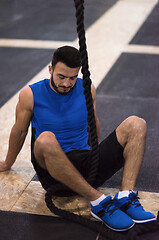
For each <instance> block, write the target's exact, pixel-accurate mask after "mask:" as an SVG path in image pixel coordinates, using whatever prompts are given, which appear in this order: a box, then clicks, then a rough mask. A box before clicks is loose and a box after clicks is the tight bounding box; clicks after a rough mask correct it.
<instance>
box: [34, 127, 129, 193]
mask: <svg viewBox="0 0 159 240" xmlns="http://www.w3.org/2000/svg"><path fill="white" fill-rule="evenodd" d="M66 155H67V157H68V158H69V160H70V161H71V162H72V163H73V165H74V166H75V167H76V168H77V169H78V171H79V172H80V173H81V174H82V175H83V177H84V178H87V176H88V174H89V169H90V164H91V156H92V152H91V150H73V151H70V152H67V153H66ZM31 161H32V163H33V166H34V169H35V171H36V173H37V176H38V178H39V181H40V182H41V184H42V186H43V188H44V189H45V190H47V188H48V187H49V186H51V185H53V184H55V183H57V181H56V180H55V179H54V178H52V176H51V175H50V174H49V173H48V171H47V170H45V169H43V168H41V167H40V166H39V165H38V163H37V161H36V159H35V156H34V153H33V151H32V154H31ZM123 165H124V158H123V147H122V146H121V145H120V144H119V142H118V141H117V138H116V131H113V132H112V133H111V134H110V135H109V136H108V137H107V138H106V139H105V140H103V141H102V142H101V143H100V145H99V167H98V173H97V177H96V180H95V182H94V184H93V187H95V188H97V187H99V186H101V185H102V184H103V183H104V182H105V181H106V180H107V179H109V178H110V177H111V176H113V175H114V174H115V173H116V172H117V171H118V170H119V169H120V168H122V167H123Z"/></svg>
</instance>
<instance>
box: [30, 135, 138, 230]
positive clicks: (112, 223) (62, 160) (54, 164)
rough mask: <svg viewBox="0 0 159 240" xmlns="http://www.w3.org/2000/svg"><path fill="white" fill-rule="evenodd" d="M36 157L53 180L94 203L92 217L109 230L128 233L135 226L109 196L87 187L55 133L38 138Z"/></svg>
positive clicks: (35, 146)
mask: <svg viewBox="0 0 159 240" xmlns="http://www.w3.org/2000/svg"><path fill="white" fill-rule="evenodd" d="M34 155H35V158H36V161H37V162H38V164H39V165H40V166H41V167H42V168H44V169H47V171H48V172H49V173H50V175H51V176H52V177H53V178H54V179H56V180H57V181H59V182H61V183H63V184H65V185H66V186H67V187H69V188H70V189H72V190H73V191H75V192H77V193H79V194H80V195H82V196H83V197H85V198H86V199H87V200H89V201H91V209H92V210H91V214H92V215H93V216H94V217H95V218H97V219H98V220H100V221H103V222H104V223H105V224H106V225H107V226H108V227H109V228H111V229H113V230H116V231H125V230H128V229H129V228H131V227H132V226H134V222H133V221H132V219H131V218H130V217H129V216H127V215H126V214H125V213H123V212H122V211H121V210H120V209H118V208H116V206H115V204H114V201H112V198H111V197H110V196H108V197H106V196H105V195H103V194H102V193H100V192H99V191H97V190H96V189H95V188H93V187H91V186H90V185H89V184H88V183H87V181H86V180H85V179H84V178H83V177H82V175H81V174H80V173H79V172H78V170H76V168H75V167H74V166H73V164H72V163H71V162H70V161H69V159H68V158H67V156H66V155H65V153H64V152H63V150H62V149H61V147H60V145H59V143H58V141H57V139H56V137H55V135H54V134H53V133H50V132H43V133H42V134H41V135H40V136H39V137H38V139H37V140H36V141H35V144H34ZM121 220H122V221H121Z"/></svg>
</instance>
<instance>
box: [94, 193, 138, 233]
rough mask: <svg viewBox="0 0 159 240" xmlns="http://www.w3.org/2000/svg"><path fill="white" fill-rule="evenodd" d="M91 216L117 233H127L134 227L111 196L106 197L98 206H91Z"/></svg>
mask: <svg viewBox="0 0 159 240" xmlns="http://www.w3.org/2000/svg"><path fill="white" fill-rule="evenodd" d="M91 214H92V216H93V217H94V218H96V219H98V220H99V221H102V222H103V223H104V224H105V225H106V226H107V227H109V228H110V229H112V230H115V231H126V230H128V229H130V228H132V227H133V226H134V224H135V223H134V222H133V220H132V219H131V218H130V217H129V216H128V215H127V214H125V213H124V212H122V211H121V210H120V209H119V208H117V207H116V206H115V200H112V198H111V196H108V197H106V198H105V199H104V200H103V201H101V202H100V203H99V204H98V205H96V206H92V205H91Z"/></svg>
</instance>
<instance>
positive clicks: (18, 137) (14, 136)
mask: <svg viewBox="0 0 159 240" xmlns="http://www.w3.org/2000/svg"><path fill="white" fill-rule="evenodd" d="M26 135H27V132H23V131H20V130H19V129H17V127H16V125H14V126H13V128H12V130H11V134H10V137H9V147H8V153H7V156H6V159H5V164H6V167H7V168H8V169H10V168H11V166H12V165H13V164H14V162H15V160H16V158H17V155H18V153H19V152H20V150H21V148H22V146H23V143H24V141H25V138H26Z"/></svg>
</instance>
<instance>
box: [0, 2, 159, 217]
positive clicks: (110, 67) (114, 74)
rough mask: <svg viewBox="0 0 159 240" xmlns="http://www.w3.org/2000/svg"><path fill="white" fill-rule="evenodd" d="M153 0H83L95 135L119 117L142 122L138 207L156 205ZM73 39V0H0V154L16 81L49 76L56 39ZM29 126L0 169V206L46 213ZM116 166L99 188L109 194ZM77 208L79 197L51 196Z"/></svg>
mask: <svg viewBox="0 0 159 240" xmlns="http://www.w3.org/2000/svg"><path fill="white" fill-rule="evenodd" d="M158 26H159V1H158V0H151V1H150V0H140V1H138V0H118V1H117V0H107V1H106V0H91V1H86V4H85V28H86V38H87V45H88V55H89V65H90V72H91V79H92V82H93V83H94V85H95V86H96V88H97V112H98V116H99V119H100V122H101V140H102V139H104V138H105V136H106V135H107V134H109V133H110V132H111V131H113V129H114V128H116V127H117V126H118V125H119V124H120V123H121V122H122V121H123V120H124V119H125V118H126V117H128V116H130V115H138V116H140V117H143V118H144V119H145V120H146V122H147V126H148V135H147V145H146V151H145V157H144V163H143V166H142V168H141V171H140V174H139V177H138V181H137V185H136V190H139V196H140V198H141V202H142V204H143V206H144V207H145V209H147V210H150V211H152V212H153V213H154V214H155V215H157V211H158V210H159V161H158V156H159V148H158V145H159V138H158V136H159V128H158V124H159V111H158V106H159V82H158V76H159V27H158ZM62 45H72V46H75V47H78V39H77V33H76V19H75V8H74V3H73V0H69V1H58V0H47V1H44V0H34V1H31V0H30V1H25V0H12V1H11V0H5V1H3V0H0V85H1V87H0V143H1V144H0V160H4V159H5V156H6V152H7V148H8V139H9V134H10V130H11V127H12V125H13V124H14V120H15V116H14V113H15V106H16V103H17V100H18V94H19V91H20V89H21V88H23V87H24V86H25V85H28V84H30V83H33V82H36V81H39V80H42V79H44V78H49V72H48V64H49V63H50V61H51V58H52V54H53V52H54V50H55V49H56V48H57V47H60V46H62ZM30 138H31V134H30V131H29V133H28V136H27V139H26V142H25V144H24V147H23V149H22V151H21V153H20V154H19V155H18V158H17V161H16V163H15V164H14V165H13V167H12V169H11V171H7V172H4V173H0V183H1V184H0V210H5V211H16V212H26V213H35V214H40V215H52V213H51V212H50V211H49V210H48V209H47V207H46V205H45V201H44V196H45V191H44V190H43V189H42V187H41V185H40V183H39V181H38V180H37V178H36V175H35V171H34V169H33V167H32V164H31V162H30ZM121 174H122V172H121V171H119V172H118V173H117V174H115V176H114V177H112V178H111V179H110V180H109V181H107V182H106V183H105V184H104V185H103V186H102V188H101V191H102V192H104V193H105V194H111V195H112V196H113V195H115V193H116V192H117V191H118V188H119V187H120V181H121ZM56 201H57V204H59V206H64V207H65V208H68V209H70V210H71V211H74V212H76V213H78V214H84V215H89V214H90V213H89V203H88V202H86V201H85V200H84V199H82V198H81V197H72V198H64V199H61V198H56Z"/></svg>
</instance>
